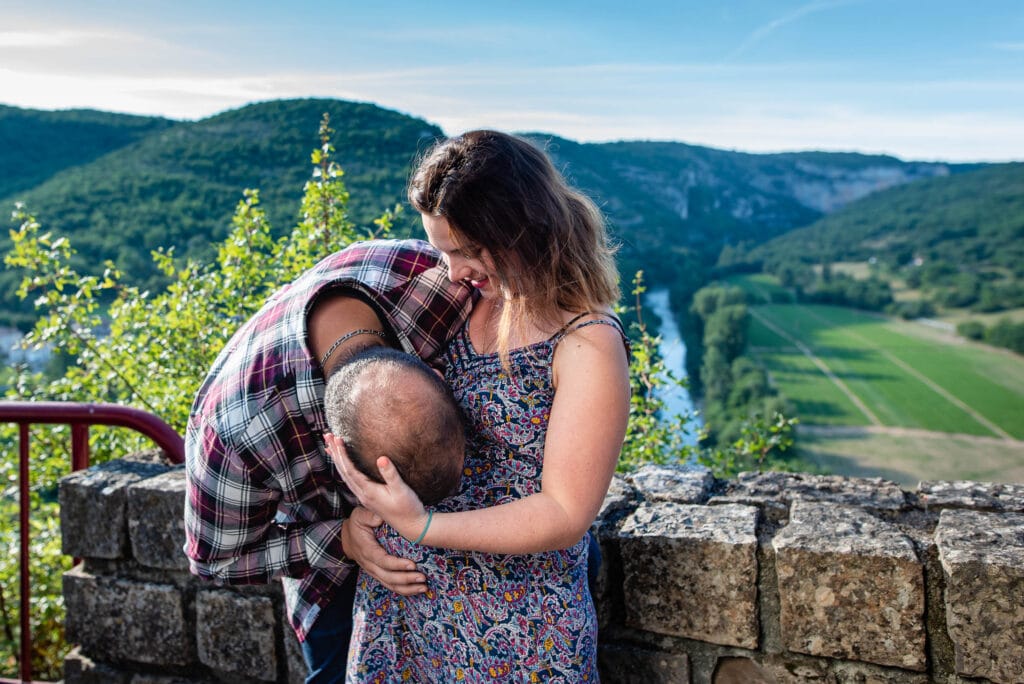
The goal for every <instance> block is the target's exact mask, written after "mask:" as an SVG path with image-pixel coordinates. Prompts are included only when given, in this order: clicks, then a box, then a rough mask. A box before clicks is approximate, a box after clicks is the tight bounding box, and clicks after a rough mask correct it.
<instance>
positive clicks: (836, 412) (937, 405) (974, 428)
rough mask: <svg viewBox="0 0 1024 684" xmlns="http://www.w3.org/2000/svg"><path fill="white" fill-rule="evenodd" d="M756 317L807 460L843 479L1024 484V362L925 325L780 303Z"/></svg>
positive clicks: (764, 296)
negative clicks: (844, 476)
mask: <svg viewBox="0 0 1024 684" xmlns="http://www.w3.org/2000/svg"><path fill="white" fill-rule="evenodd" d="M730 284H734V285H736V286H739V287H742V288H743V289H744V290H745V291H747V292H748V293H750V294H751V295H753V296H752V297H751V300H752V301H754V302H760V303H757V304H754V305H752V306H751V308H750V311H751V321H750V336H749V345H748V353H750V355H751V356H753V357H754V358H755V359H757V360H758V361H759V362H760V363H761V364H762V365H763V366H764V368H765V370H766V371H767V372H768V374H769V376H770V378H771V381H772V383H773V385H774V386H776V387H777V388H778V389H779V391H780V392H781V393H782V394H783V395H784V396H785V397H786V399H787V400H788V401H789V403H790V404H791V405H792V407H793V413H794V415H796V416H797V417H798V418H799V419H800V423H801V425H802V426H804V427H803V428H802V432H801V437H800V440H799V445H800V446H799V449H800V454H801V456H803V457H804V458H805V459H807V460H809V461H810V462H812V463H815V464H817V465H819V466H820V467H822V468H824V469H826V470H828V471H830V472H834V473H839V474H847V475H877V476H883V477H889V478H890V479H894V480H896V481H898V482H900V483H902V484H909V483H911V482H914V481H916V480H918V479H958V478H964V479H985V480H997V481H1024V358H1022V357H1020V356H1018V355H1015V354H1013V353H1011V352H1008V351H1006V350H1002V349H995V348H992V347H988V346H985V345H981V344H975V343H972V342H968V341H965V340H963V339H962V338H960V337H958V336H956V335H954V334H951V333H949V332H946V331H942V330H936V329H935V328H930V327H928V326H925V325H922V324H920V323H914V322H907V321H902V320H898V319H890V318H887V317H884V316H880V315H877V314H871V313H867V312H861V311H855V310H852V309H845V308H840V307H833V306H821V305H803V304H778V303H767V302H771V301H779V298H780V295H779V293H778V289H780V288H778V285H777V284H774V283H773V282H772V280H771V278H770V277H766V276H743V277H735V278H732V279H730Z"/></svg>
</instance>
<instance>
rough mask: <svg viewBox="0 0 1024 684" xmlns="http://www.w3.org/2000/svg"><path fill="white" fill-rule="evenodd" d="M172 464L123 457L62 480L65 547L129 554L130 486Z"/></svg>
mask: <svg viewBox="0 0 1024 684" xmlns="http://www.w3.org/2000/svg"><path fill="white" fill-rule="evenodd" d="M167 469H168V466H166V465H163V464H160V463H151V462H140V461H137V460H134V459H127V458H120V459H116V460H113V461H108V462H107V463H103V464H101V465H97V466H93V467H91V468H88V469H86V470H80V471H78V472H76V473H72V474H71V475H68V476H67V477H65V478H63V479H62V480H61V481H60V492H59V500H60V508H61V519H60V521H61V549H62V551H63V552H64V553H65V554H67V555H69V556H78V557H82V558H122V557H125V556H127V555H128V525H127V520H126V513H125V509H126V501H127V495H126V492H127V488H128V486H129V485H131V484H134V483H136V482H139V481H140V480H144V479H146V478H148V477H153V476H155V475H159V474H160V473H163V472H166V471H167Z"/></svg>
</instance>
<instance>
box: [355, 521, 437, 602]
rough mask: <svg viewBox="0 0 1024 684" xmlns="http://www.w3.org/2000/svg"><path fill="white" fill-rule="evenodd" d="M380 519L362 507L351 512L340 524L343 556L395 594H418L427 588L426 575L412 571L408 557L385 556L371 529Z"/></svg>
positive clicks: (411, 563) (413, 565)
mask: <svg viewBox="0 0 1024 684" xmlns="http://www.w3.org/2000/svg"><path fill="white" fill-rule="evenodd" d="M383 522H384V521H383V520H381V518H380V517H379V516H377V515H375V514H374V513H371V512H370V511H368V510H367V509H365V508H363V507H362V506H360V507H358V508H356V509H355V510H354V511H352V515H351V516H349V518H348V519H347V520H346V521H345V522H344V524H343V525H342V526H341V544H342V546H343V547H344V549H345V555H346V556H348V557H349V558H351V559H352V560H353V561H355V562H356V563H358V564H359V567H361V568H362V569H363V570H365V571H366V572H368V573H370V575H371V576H372V577H374V578H375V579H376V580H377V581H378V582H380V583H381V584H383V585H384V586H385V587H387V588H388V589H390V590H391V591H393V592H395V593H396V594H401V595H403V596H412V595H414V594H422V593H423V592H425V591H426V590H427V578H426V577H425V576H424V575H423V573H421V572H419V571H418V570H416V564H415V563H413V562H412V561H411V560H409V559H408V558H399V557H398V556H390V555H388V553H387V552H386V551H385V550H384V547H382V546H381V545H380V544H379V543H378V542H377V538H376V537H375V536H374V534H373V530H374V528H375V527H377V526H379V525H380V524H382V523H383Z"/></svg>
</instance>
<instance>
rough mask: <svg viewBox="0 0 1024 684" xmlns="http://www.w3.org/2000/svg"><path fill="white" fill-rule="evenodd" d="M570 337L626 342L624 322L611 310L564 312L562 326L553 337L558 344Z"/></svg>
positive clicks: (552, 339)
mask: <svg viewBox="0 0 1024 684" xmlns="http://www.w3.org/2000/svg"><path fill="white" fill-rule="evenodd" d="M570 335H582V336H584V337H585V338H587V337H590V336H596V337H597V338H600V337H609V336H610V337H613V338H617V339H619V340H623V341H625V340H626V339H627V337H626V331H625V328H624V327H623V325H622V321H620V320H619V317H618V316H616V315H615V314H614V313H613V312H612V311H611V310H610V309H609V310H606V311H605V310H596V311H562V326H561V327H560V328H559V329H558V330H557V331H556V332H555V334H554V335H552V336H551V338H550V339H551V341H552V342H554V343H555V344H557V343H558V342H560V341H561V340H563V339H565V338H566V337H568V336H570Z"/></svg>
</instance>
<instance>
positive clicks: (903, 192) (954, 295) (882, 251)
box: [750, 163, 1024, 310]
mask: <svg viewBox="0 0 1024 684" xmlns="http://www.w3.org/2000/svg"><path fill="white" fill-rule="evenodd" d="M750 257H751V258H752V259H760V260H762V261H763V262H764V263H765V264H766V265H767V266H768V267H769V268H770V269H771V268H773V266H774V265H777V264H779V263H783V262H787V261H803V262H804V263H824V262H834V261H869V260H874V261H875V262H876V263H877V264H879V265H880V266H885V267H887V268H888V269H889V270H890V272H892V273H896V274H899V275H901V276H902V277H904V278H906V279H907V280H908V281H909V282H910V283H911V284H912V286H914V287H923V288H925V289H926V290H928V291H930V292H932V293H934V296H935V297H936V303H937V304H939V305H944V306H953V307H965V306H971V307H974V308H977V309H978V310H995V309H998V308H1010V307H1013V306H1024V164H1020V163H1015V164H1000V165H995V166H988V167H984V168H980V169H977V170H973V171H970V172H968V173H963V174H959V175H957V176H955V177H948V178H934V179H930V180H923V181H919V182H917V183H911V184H909V185H905V186H902V187H898V188H892V189H889V190H886V191H884V192H879V193H876V194H873V195H870V196H868V197H865V198H864V199H861V200H859V201H857V202H854V203H852V204H850V205H848V206H846V207H845V208H843V209H841V210H839V211H837V212H836V213H834V214H832V215H830V216H826V217H824V218H822V219H821V220H820V221H817V222H816V223H814V224H812V225H810V226H807V227H805V228H801V229H798V230H794V231H791V232H789V233H786V234H785V235H782V236H781V237H778V238H775V239H774V240H771V241H770V242H767V243H765V244H763V245H761V246H760V247H758V248H756V249H755V250H753V252H752V253H751V255H750Z"/></svg>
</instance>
